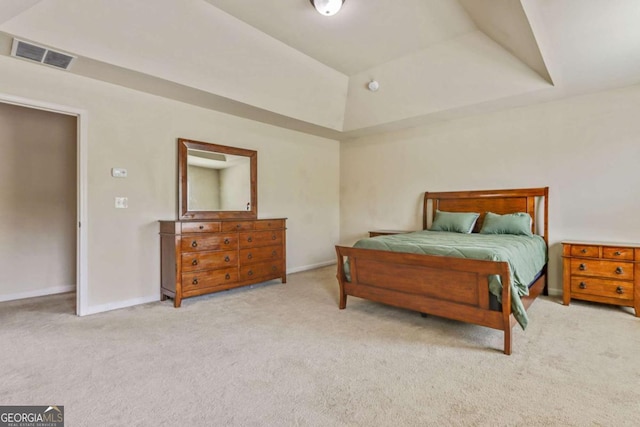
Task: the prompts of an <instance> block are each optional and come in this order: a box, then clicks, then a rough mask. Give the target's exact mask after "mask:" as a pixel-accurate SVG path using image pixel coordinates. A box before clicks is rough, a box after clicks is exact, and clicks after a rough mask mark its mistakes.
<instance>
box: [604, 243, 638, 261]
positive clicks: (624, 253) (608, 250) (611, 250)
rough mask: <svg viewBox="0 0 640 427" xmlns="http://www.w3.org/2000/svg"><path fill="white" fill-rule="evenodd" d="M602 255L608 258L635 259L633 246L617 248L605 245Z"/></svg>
mask: <svg viewBox="0 0 640 427" xmlns="http://www.w3.org/2000/svg"><path fill="white" fill-rule="evenodd" d="M602 257H603V258H607V259H622V260H626V261H633V248H616V247H612V246H605V247H603V248H602Z"/></svg>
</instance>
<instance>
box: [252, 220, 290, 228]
mask: <svg viewBox="0 0 640 427" xmlns="http://www.w3.org/2000/svg"><path fill="white" fill-rule="evenodd" d="M274 228H284V220H283V219H265V220H260V221H256V223H255V229H256V230H271V229H274Z"/></svg>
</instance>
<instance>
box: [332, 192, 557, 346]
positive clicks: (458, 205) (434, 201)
mask: <svg viewBox="0 0 640 427" xmlns="http://www.w3.org/2000/svg"><path fill="white" fill-rule="evenodd" d="M548 200H549V188H548V187H542V188H525V189H509V190H481V191H450V192H425V194H424V202H423V227H422V228H423V229H424V230H427V229H428V228H429V225H431V224H432V223H433V221H434V218H435V216H436V213H437V211H443V212H448V213H468V212H476V213H479V214H480V215H479V217H478V219H477V221H476V222H475V225H474V228H473V231H472V233H471V234H472V235H477V234H479V231H480V230H481V229H482V226H483V222H484V221H485V217H486V215H487V212H491V213H493V214H498V215H506V214H516V213H525V214H528V215H529V216H530V217H531V222H530V228H531V234H534V235H537V236H540V238H539V239H540V240H541V241H542V244H543V246H544V261H543V263H542V266H541V267H539V271H538V272H537V274H536V275H535V277H534V278H533V279H532V280H531V281H530V282H529V283H526V284H525V285H524V286H525V287H526V292H521V291H519V290H518V287H515V284H514V278H513V272H512V271H511V268H510V262H511V261H510V260H487V259H470V258H460V257H458V256H446V255H432V254H422V253H407V252H396V251H391V250H380V249H370V248H368V247H366V246H367V244H364V246H365V247H347V246H339V245H338V246H336V253H337V257H338V271H337V279H338V283H339V287H340V301H339V308H340V309H344V308H346V304H347V296H348V295H351V296H355V297H359V298H364V299H368V300H371V301H376V302H380V303H384V304H389V305H393V306H396V307H401V308H405V309H410V310H415V311H417V312H420V313H423V314H432V315H436V316H441V317H445V318H449V319H454V320H459V321H463V322H467V323H473V324H476V325H481V326H486V327H489V328H493V329H498V330H502V331H503V332H504V347H503V352H504V354H507V355H509V354H511V333H512V328H513V326H515V325H516V324H517V323H518V320H517V319H516V317H515V315H514V310H513V308H512V305H513V304H512V303H513V302H514V299H517V300H518V301H517V302H518V304H520V306H521V307H522V309H523V310H524V311H525V312H526V310H527V309H528V308H529V306H530V305H531V304H532V303H533V301H534V300H535V299H536V298H537V297H538V295H540V294H541V293H543V294H546V293H547V262H546V261H547V258H546V253H547V249H548V243H549V240H548V207H549V202H548ZM540 217H542V218H540ZM432 233H433V232H432ZM415 234H419V233H415ZM425 234H427V233H425ZM446 234H449V233H446ZM471 238H474V236H471ZM375 239H378V240H377V241H375V242H370V244H371V245H373V246H372V247H374V248H375V247H376V245H379V244H380V243H381V242H383V241H384V240H380V239H381V237H374V238H372V239H365V240H375ZM355 246H358V245H355ZM361 246H362V245H361ZM496 278H498V279H499V283H500V287H499V291H498V295H497V298H495V297H494V296H492V293H491V291H490V288H491V289H492V290H493V291H494V295H495V280H496ZM516 292H517V294H516ZM520 294H522V295H520ZM496 299H497V300H499V303H498V304H496V301H495V300H496ZM516 314H517V313H516Z"/></svg>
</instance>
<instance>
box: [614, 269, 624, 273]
mask: <svg viewBox="0 0 640 427" xmlns="http://www.w3.org/2000/svg"><path fill="white" fill-rule="evenodd" d="M622 273H624V270H623V269H622V267H617V268H616V274H622Z"/></svg>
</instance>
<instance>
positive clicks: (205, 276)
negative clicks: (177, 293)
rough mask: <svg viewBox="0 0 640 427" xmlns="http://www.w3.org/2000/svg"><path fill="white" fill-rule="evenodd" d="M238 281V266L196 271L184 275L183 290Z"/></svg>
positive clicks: (187, 290)
mask: <svg viewBox="0 0 640 427" xmlns="http://www.w3.org/2000/svg"><path fill="white" fill-rule="evenodd" d="M237 281H238V269H237V268H223V269H220V270H206V271H196V272H192V273H184V274H183V275H182V291H183V292H189V291H194V290H200V289H205V288H211V287H215V286H221V285H226V284H232V283H234V282H237Z"/></svg>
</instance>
